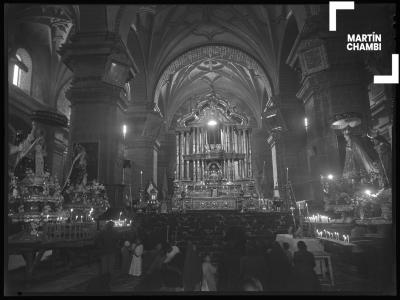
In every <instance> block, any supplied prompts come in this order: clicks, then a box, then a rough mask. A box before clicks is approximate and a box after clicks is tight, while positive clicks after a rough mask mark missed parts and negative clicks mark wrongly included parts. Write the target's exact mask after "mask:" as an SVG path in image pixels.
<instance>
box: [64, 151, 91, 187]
mask: <svg viewBox="0 0 400 300" xmlns="http://www.w3.org/2000/svg"><path fill="white" fill-rule="evenodd" d="M86 165H87V162H86V150H85V148H84V147H83V146H82V145H80V144H77V145H75V148H74V160H73V162H72V166H71V169H70V171H69V173H68V176H67V180H66V182H65V184H64V187H63V189H62V190H63V191H64V190H65V188H66V187H67V184H68V183H69V184H70V185H72V186H76V187H79V186H81V187H84V186H86V183H87V173H86Z"/></svg>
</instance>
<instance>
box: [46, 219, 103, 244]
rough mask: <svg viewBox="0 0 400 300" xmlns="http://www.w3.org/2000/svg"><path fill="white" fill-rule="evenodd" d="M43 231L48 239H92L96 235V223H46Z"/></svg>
mask: <svg viewBox="0 0 400 300" xmlns="http://www.w3.org/2000/svg"><path fill="white" fill-rule="evenodd" d="M43 233H44V239H45V240H46V241H76V240H90V239H93V238H94V236H95V235H96V224H95V223H70V224H45V225H44V228H43Z"/></svg>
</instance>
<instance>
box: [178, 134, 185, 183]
mask: <svg viewBox="0 0 400 300" xmlns="http://www.w3.org/2000/svg"><path fill="white" fill-rule="evenodd" d="M179 135H180V145H179V147H180V161H181V163H180V165H181V172H180V178H179V179H180V180H182V179H183V178H184V176H185V175H184V172H185V166H184V165H183V150H184V149H183V142H184V141H183V132H182V131H181V132H180V133H179Z"/></svg>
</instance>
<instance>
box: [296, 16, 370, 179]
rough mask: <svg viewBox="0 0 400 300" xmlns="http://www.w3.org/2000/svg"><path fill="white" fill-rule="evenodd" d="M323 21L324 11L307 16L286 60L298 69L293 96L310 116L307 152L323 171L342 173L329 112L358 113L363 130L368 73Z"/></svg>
mask: <svg viewBox="0 0 400 300" xmlns="http://www.w3.org/2000/svg"><path fill="white" fill-rule="evenodd" d="M327 26H328V23H327V22H326V20H325V19H324V16H323V15H317V16H313V18H311V17H310V18H308V19H307V20H306V24H305V26H304V28H303V31H302V32H301V33H300V37H299V42H298V43H297V44H296V47H295V48H293V49H292V52H291V55H290V56H289V58H288V61H289V63H290V66H291V67H292V68H300V69H301V73H302V74H301V75H302V81H301V87H300V89H299V91H298V93H297V95H296V96H297V98H299V99H301V100H302V101H303V104H304V108H305V117H307V119H308V129H307V140H308V141H307V151H308V152H309V153H311V152H317V153H316V156H317V157H318V161H319V165H320V169H321V172H322V171H323V172H326V173H333V174H336V175H339V176H340V175H341V173H342V169H341V167H340V166H341V165H343V163H344V161H340V157H339V152H340V149H339V148H338V144H339V143H338V137H337V133H336V132H335V131H334V130H333V129H332V128H331V121H332V117H333V116H334V115H336V114H342V113H347V112H355V113H358V114H359V115H361V118H362V123H361V126H360V128H359V129H360V131H361V132H366V130H367V128H369V127H370V124H371V116H370V104H369V98H368V78H367V74H368V72H367V70H366V69H365V67H364V63H363V61H362V58H361V55H359V54H360V53H358V52H357V51H347V49H346V44H345V39H344V38H343V36H342V35H344V34H342V33H340V31H337V32H330V31H329V30H328V28H327ZM315 150H316V151H315ZM310 171H311V170H310ZM320 175H323V174H315V178H314V179H315V180H319V177H320Z"/></svg>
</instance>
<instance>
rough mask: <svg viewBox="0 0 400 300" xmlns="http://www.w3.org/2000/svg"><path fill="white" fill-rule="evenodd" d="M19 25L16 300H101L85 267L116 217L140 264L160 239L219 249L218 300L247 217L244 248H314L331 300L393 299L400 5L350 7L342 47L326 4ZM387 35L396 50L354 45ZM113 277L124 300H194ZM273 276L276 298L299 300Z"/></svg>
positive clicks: (14, 138) (114, 12) (12, 276)
mask: <svg viewBox="0 0 400 300" xmlns="http://www.w3.org/2000/svg"><path fill="white" fill-rule="evenodd" d="M4 12H5V14H4V15H5V31H4V32H5V36H4V42H5V49H6V50H7V56H6V59H7V63H8V69H7V70H8V71H7V72H8V94H7V96H8V97H7V101H5V105H6V110H7V113H6V119H5V122H6V123H7V126H6V130H5V131H6V139H7V142H8V145H9V147H8V155H7V158H6V159H7V160H6V161H8V173H7V172H5V173H7V174H8V184H9V192H8V196H7V197H8V202H7V201H6V202H5V211H6V212H8V226H7V228H8V243H6V244H7V245H6V247H7V248H8V249H6V250H7V251H8V255H6V256H7V263H8V266H9V267H8V273H7V271H5V273H7V276H5V277H6V279H7V284H8V287H7V289H6V290H7V292H8V293H10V294H13V293H16V292H17V291H18V292H23V293H24V294H29V293H33V294H35V293H54V294H56V293H66V292H67V293H68V292H83V291H88V289H89V287H88V286H90V280H93V277H94V278H95V276H97V273H98V270H97V269H95V271H92V269H93V268H92V266H94V265H96V264H95V263H94V262H93V263H90V258H89V265H88V266H87V258H86V256H84V255H83V254H82V253H83V252H84V253H87V255H88V256H89V257H90V256H92V257H93V261H96V262H97V260H96V259H97V258H98V259H99V261H100V259H101V262H103V260H102V259H103V257H102V256H101V254H98V253H100V252H96V247H97V246H96V244H95V242H94V241H95V240H96V238H95V237H96V236H97V234H99V232H102V230H103V228H102V226H103V225H104V223H105V222H106V221H110V220H113V222H114V224H115V230H116V231H117V232H118V234H119V235H118V236H119V243H122V244H120V246H121V247H122V246H123V242H124V241H125V240H127V241H130V242H132V240H130V238H129V234H131V233H132V232H135V233H137V232H139V234H138V235H139V236H140V238H141V239H142V242H143V244H144V254H143V268H145V266H148V265H149V263H147V262H146V263H145V261H146V260H150V261H151V259H150V258H146V255H148V257H150V254H148V253H152V252H151V251H153V250H152V249H153V248H154V247H156V245H157V243H158V242H160V243H161V242H165V241H167V242H169V243H170V244H171V245H172V244H173V245H174V247H179V248H180V249H181V250H182V249H184V251H181V252H182V253H184V255H186V258H187V257H189V254H188V253H189V251H188V250H187V249H188V248H190V247H191V246H187V245H186V243H187V242H188V241H191V242H193V243H196V245H197V250H196V251H199V253H200V254H199V255H200V256H201V255H203V254H204V253H212V263H213V264H214V265H215V266H217V274H218V278H219V281H218V284H217V287H216V288H215V290H214V291H217V292H224V291H236V292H238V293H239V292H240V291H241V290H240V288H239V290H235V289H234V288H232V286H235V284H233V283H232V282H228V281H224V280H223V278H224V276H223V274H224V273H223V272H222V269H223V265H224V259H223V255H221V254H220V253H225V252H224V251H228V250H224V249H225V248H224V247H225V246H226V245H225V244H224V245H225V246H224V245H222V244H221V245H219V244H218V243H217V242H218V240H221V241H222V240H224V243H225V242H226V243H227V245H231V244H229V243H230V242H231V241H232V240H233V241H235V243H236V242H237V243H239V242H238V241H239V240H237V239H235V238H232V237H231V239H229V238H228V237H227V236H229V234H226V233H227V232H230V229H232V228H233V227H231V228H228V227H229V226H228V224H229V222H230V221H232V222H233V223H232V224H235V226H236V227H239V229H242V231H243V232H245V234H244V235H243V236H245V238H243V239H242V240H246V242H245V244H246V243H247V244H246V245H248V243H249V241H250V240H251V241H253V240H254V239H256V238H255V237H256V236H260V239H261V240H262V241H263V242H265V244H266V245H270V244H268V243H269V242H271V236H273V237H274V239H275V241H278V242H281V241H284V243H285V242H287V243H289V244H290V243H292V242H293V243H295V242H296V243H297V242H298V241H299V240H300V239H303V240H309V242H306V244H307V246H308V250H309V251H311V252H312V251H313V249H314V250H315V251H314V256H315V260H316V263H317V267H320V269H318V271H315V272H316V273H317V275H318V278H319V281H320V283H321V286H322V291H324V293H330V292H332V293H335V292H339V293H346V292H349V293H351V292H358V293H362V292H364V293H366V294H371V293H372V294H373V293H381V294H382V293H383V294H385V293H386V294H387V293H389V294H390V293H393V291H394V286H395V263H394V261H395V260H394V259H395V258H394V253H395V239H394V238H393V235H392V234H393V230H392V226H393V225H394V224H393V222H392V193H391V186H392V178H393V177H394V174H393V175H392V156H391V155H392V150H391V149H392V146H393V139H392V127H393V122H394V101H395V97H396V93H395V87H396V86H395V85H393V84H375V83H374V76H375V75H387V74H391V72H392V65H391V63H392V54H393V53H395V52H396V51H395V46H396V45H395V42H396V39H395V38H396V36H395V32H396V30H395V27H396V26H397V24H396V18H395V13H396V5H395V4H383V3H382V4H356V5H355V9H354V10H351V11H350V10H347V11H345V10H343V11H340V12H338V13H337V29H336V31H330V30H329V22H328V19H329V5H328V4H313V5H306V4H302V5H292V4H279V5H278V4H276V5H272V4H268V5H172V4H170V5H133V4H124V5H104V4H101V5H94V4H92V5H91V4H86V5H85V4H82V5H60V4H59V5H50V4H46V5H45V4H7V5H5V7H4ZM372 32H374V33H376V34H380V35H381V37H382V41H381V51H349V50H348V49H347V48H346V43H347V35H348V34H370V33H372ZM393 173H394V171H393ZM7 174H6V175H7ZM221 220H222V221H221ZM235 222H236V223H235ZM257 222H258V223H257ZM211 223H212V224H214V223H215V224H216V225H215V227H213V229H212V230H211V229H210V230H211V231H212V233H210V232H208V231H207V230H208V229H207V230H206V229H204V228H206V227H207V226H208V225H210V224H211ZM222 223H223V224H225V225H224V226H225V227H224V226H222V225H218V224H222ZM107 224H108V223H107ZM257 224H258V225H257ZM260 224H263V225H262V226H261V225H260ZM197 226H200V227H197ZM201 226H203V227H201ZM213 226H214V225H213ZM218 226H222V227H223V228H222V227H221V232H222V233H219V231H218V230H217V229H214V228H219V227H218ZM194 228H196V229H194ZM141 230H142V231H143V232H144V233H143V234H140V232H141ZM246 230H247V231H246ZM203 231H204V232H206V234H205V235H204V236H203V235H202V234H203V233H204V232H203ZM239 231H240V230H239ZM242 231H240V232H242ZM291 231H292V232H291ZM77 232H78V234H77ZM149 232H152V233H154V234H153V235H152V234H151V233H149ZM249 232H251V234H248V233H249ZM219 234H220V235H219ZM271 234H272V235H271ZM290 234H291V235H290ZM67 235H68V237H67ZM232 235H233V236H235V234H232ZM239 235H241V234H239V233H237V234H236V238H237V236H239ZM289 235H290V237H289ZM144 236H145V237H146V238H144ZM149 236H150V237H149ZM199 236H200V237H199ZM249 236H251V237H252V238H249ZM261 236H262V237H261ZM246 237H247V238H246ZM208 239H209V240H210V241H209V240H208ZM280 239H282V240H280ZM242 240H240V241H242ZM216 241H217V242H216ZM313 241H319V242H318V243H314V242H313ZM221 243H222V242H221ZM232 243H233V242H232ZM252 243H253V242H252ZM255 243H256V244H257V245H258V242H255ZM271 243H273V241H272V242H271ZM217 244H218V245H217ZM261 244H262V243H261V242H260V245H261ZM234 245H239V244H234ZM262 245H264V244H262ZM271 245H272V244H271ZM290 245H292V244H290ZM293 245H294V246H293V247H294V249H292V250H293V252H294V251H295V250H297V248H296V245H295V244H293ZM313 245H314V246H313ZM163 247H164V246H163ZM235 247H236V246H235ZM243 247H244V248H243V249H248V248H246V247H247V246H243ZM249 247H250V246H249ZM266 247H267V249H270V248H268V246H266ZM271 247H272V246H271ZM313 247H315V248H313ZM228 248H229V247H228ZM231 248H232V247H231ZM237 248H240V247H239V246H237ZM250 248H251V247H250ZM135 249H137V248H135ZM135 249H134V251H135ZM218 249H219V250H218ZM271 249H273V248H271ZM299 249H300V248H299ZM371 249H372V250H371ZM49 251H51V254H50V255H49V256H48V257H45V256H46V253H48V252H49ZM166 251H167V253H169V252H168V250H166ZM243 251H244V252H243V253H245V252H246V251H247V250H243ZM272 251H275V250H272ZM299 251H300V250H299ZM117 252H118V255H117V257H118V258H116V261H117V263H116V264H115V265H114V266H113V267H114V269H116V268H118V269H119V268H120V267H119V265H118V264H121V261H123V258H121V255H120V252H121V251H120V250H119V249H118V250H117ZM228 252H229V251H228ZM5 253H7V252H5ZM96 253H97V254H96ZM246 253H247V252H246ZM265 253H267V252H265ZM268 253H269V252H268ZM78 254H79V255H78ZM80 255H81V256H82V257H81V256H80ZM232 255H233V254H232ZM167 256H168V254H167ZM295 257H296V255H295ZM374 257H378V261H374ZM188 259H189V258H188ZM14 260H16V261H17V262H15V263H14V262H13V261H14ZM237 261H241V258H240V256H239V258H238V259H237ZM65 262H66V263H65ZM64 263H65V264H64ZM130 263H131V262H130V261H129V264H130ZM225 263H226V262H225ZM10 265H15V266H14V267H10ZM100 265H101V267H103V264H102V263H101V264H100ZM116 265H118V266H116ZM132 265H133V262H132ZM332 265H333V266H332ZM96 266H97V265H96ZM84 267H85V268H86V269H85V271H82V270H83V268H84ZM317 267H316V268H317ZM128 268H129V266H128ZM135 268H136V267H135ZM182 268H183V269H185V268H186V267H185V266H183V267H182ZM271 268H273V267H272V266H271ZM294 268H295V269H296V266H294ZM57 269H63V272H64V273H58V272H56V270H57ZM64 269H65V270H67V271H65V270H64ZM89 269H90V271H87V270H89ZM68 272H69V273H68ZM85 272H86V273H85ZM90 272H92V273H90ZM135 272H136V271H135ZM144 272H145V270H144V271H143V274H144ZM241 272H242V271H238V273H240V274H241ZM204 273H205V271H204V263H203V274H204ZM266 273H268V271H266ZM278 273H279V272H278ZM52 274H53V275H52ZM68 274H69V275H68ZM88 274H89V275H88ZM110 274H111V272H110ZM129 274H131V273H129ZM135 274H136V273H135ZM146 274H147V273H146ZM183 274H185V272H183ZM268 274H269V273H268ZM52 276H53V278H52ZM63 276H64V277H65V278H67V277H68V276H69V277H68V278H67V279H65V278H64V277H63ZM85 276H86V277H85ZM100 276H101V275H100ZM113 276H114V275H113ZM113 276H111V283H109V284H110V289H111V291H113V292H128V293H131V294H134V293H135V292H136V291H140V290H143V291H147V292H148V291H159V290H164V291H172V289H173V288H174V290H173V291H183V292H187V291H191V292H192V291H197V290H196V288H188V287H187V286H185V278H184V279H183V281H184V283H183V287H182V288H181V287H180V286H179V287H176V286H174V287H172V286H171V284H169V283H163V284H161V289H156V288H150V287H149V285H146V284H145V283H143V282H147V283H148V281H151V280H147V281H146V278H147V277H146V276H144V277H143V275H142V276H139V277H135V276H136V275H135V276H131V277H126V278H125V277H121V278H122V279H121V278H120V277H118V278H117V279H115V278H114V277H113ZM149 276H150V275H149ZM260 276H261V277H262V275H260ZM269 276H270V275H269ZM22 278H23V279H22ZM63 278H64V281H62V280H63ZM266 278H267V279H265V283H264V280H263V279H262V278H258V279H259V280H260V282H261V283H262V285H261V291H264V292H265V293H275V292H280V293H285V292H287V293H290V292H292V293H294V292H296V291H297V290H296V288H290V287H289V284H288V286H284V287H283V286H282V287H280V289H279V288H276V286H274V284H272V283H271V282H273V280H272V279H271V276H270V277H268V276H267V275H266ZM268 278H269V279H268ZM52 280H53V281H54V282H52ZM88 282H89V283H88ZM270 283H271V284H270ZM211 286H212V285H211V284H210V283H208V287H207V288H209V289H211ZM239 286H240V284H237V287H239ZM180 288H181V290H179V289H180ZM274 288H275V289H274ZM199 289H200V288H199ZM201 289H203V285H202V288H201ZM99 291H102V290H101V288H99V289H98V292H99ZM246 291H247V290H246ZM319 291H320V290H319ZM308 292H310V291H308ZM312 292H316V290H312ZM104 293H105V292H104Z"/></svg>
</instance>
